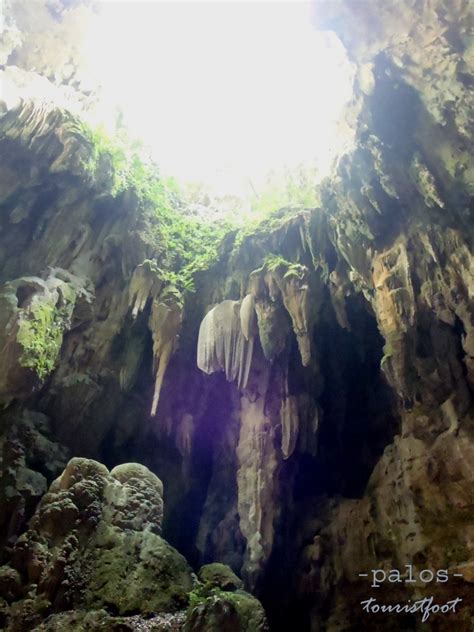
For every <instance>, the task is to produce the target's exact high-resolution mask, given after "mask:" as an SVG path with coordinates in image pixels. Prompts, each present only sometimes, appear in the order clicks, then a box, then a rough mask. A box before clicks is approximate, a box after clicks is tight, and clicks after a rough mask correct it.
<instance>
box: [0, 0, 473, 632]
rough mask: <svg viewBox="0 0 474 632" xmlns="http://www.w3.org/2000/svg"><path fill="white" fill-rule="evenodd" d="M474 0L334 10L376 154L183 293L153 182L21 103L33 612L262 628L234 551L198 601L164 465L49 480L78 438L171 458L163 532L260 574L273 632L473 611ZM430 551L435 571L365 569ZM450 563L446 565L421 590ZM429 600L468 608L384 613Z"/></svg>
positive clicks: (5, 210) (18, 514)
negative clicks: (156, 236) (404, 577)
mask: <svg viewBox="0 0 474 632" xmlns="http://www.w3.org/2000/svg"><path fill="white" fill-rule="evenodd" d="M471 11H472V8H471V7H470V6H469V3H468V2H467V1H465V0H456V1H455V2H443V1H442V0H440V1H436V2H431V1H428V0H404V1H403V2H399V3H391V4H390V3H376V2H375V1H374V2H372V1H367V2H364V3H354V2H350V1H349V0H347V1H345V0H340V1H337V2H318V3H316V5H315V12H316V14H315V19H316V20H317V22H318V23H319V25H320V27H321V28H330V29H333V30H335V31H336V33H337V34H338V36H339V37H340V38H341V40H342V42H343V44H344V45H345V46H346V48H347V52H348V55H349V56H350V58H351V59H352V61H353V62H354V64H355V65H356V68H357V73H356V80H355V86H354V98H353V102H352V104H351V107H350V108H349V110H348V113H347V117H348V120H349V122H350V125H351V127H352V129H353V133H354V146H353V148H352V149H351V151H350V152H349V153H348V154H346V155H345V156H342V157H341V158H340V159H339V161H338V164H337V166H336V167H335V172H334V174H333V175H332V176H331V177H330V178H329V179H328V180H327V181H326V182H325V183H323V185H322V187H321V208H319V209H296V210H295V209H285V210H284V211H282V212H281V213H280V214H279V216H275V218H273V221H272V222H268V223H267V224H266V225H265V224H263V225H261V226H260V227H258V228H257V229H255V231H254V232H253V233H252V234H249V233H247V234H244V235H243V236H241V237H240V238H238V239H236V238H235V234H233V233H232V234H229V235H228V236H227V237H226V239H225V240H224V242H223V243H222V247H221V251H220V258H219V261H218V262H217V263H216V264H215V265H214V266H212V267H210V269H209V270H205V271H201V272H199V273H198V274H196V279H195V281H196V292H195V293H194V294H189V295H187V296H185V297H184V299H183V297H182V296H179V295H177V294H176V293H175V292H174V291H173V288H172V287H170V285H169V284H167V283H166V282H165V277H164V276H163V274H162V272H163V267H164V262H165V257H164V254H163V249H164V248H165V245H164V244H161V243H157V242H156V241H153V240H151V239H150V235H151V234H152V232H153V230H152V229H153V226H152V225H151V224H150V221H149V218H148V217H147V214H146V209H144V208H143V205H142V204H141V202H140V200H138V199H137V196H136V194H135V192H134V191H133V190H128V191H125V192H123V193H121V194H120V195H114V193H113V186H112V183H113V175H114V174H113V165H112V161H111V159H110V155H107V152H102V153H100V154H99V155H97V154H96V153H94V148H93V145H92V143H91V139H90V138H88V136H87V134H84V131H83V130H81V129H80V128H79V129H78V127H77V121H75V119H73V118H71V117H70V115H68V114H67V113H66V112H64V111H63V110H60V109H58V108H57V107H54V106H52V105H47V104H44V103H43V104H38V103H33V102H30V101H28V100H23V101H18V100H17V101H15V100H14V102H13V103H12V104H10V103H6V104H5V107H4V108H2V110H1V118H0V151H1V152H2V156H4V157H5V159H4V160H3V161H2V164H1V165H0V228H1V231H0V280H1V282H2V283H4V285H3V286H2V290H1V297H0V318H1V319H2V323H3V325H2V328H1V331H0V337H1V339H0V343H1V345H2V354H1V357H0V365H1V368H2V370H1V375H0V387H1V398H2V402H3V404H4V406H5V409H4V410H3V411H2V413H1V418H2V424H3V422H4V428H5V429H4V430H3V429H2V432H1V438H2V445H3V471H2V479H1V485H0V491H1V493H2V496H1V500H2V507H3V506H5V507H6V508H7V511H8V514H7V515H6V517H4V515H5V514H2V518H1V520H0V529H1V534H0V535H1V538H2V543H4V545H5V546H4V553H3V557H2V563H4V566H3V567H2V570H1V572H0V586H1V587H2V594H3V595H4V597H3V598H4V599H5V600H6V602H5V603H4V602H2V604H1V605H2V612H3V613H4V614H3V615H2V616H4V618H5V620H8V625H10V626H13V629H28V627H26V626H30V627H31V626H34V625H40V624H41V625H42V626H46V627H42V628H39V629H52V630H53V629H61V626H68V625H71V626H72V625H76V623H74V621H75V619H74V617H76V618H77V617H79V619H80V620H81V621H82V622H81V623H78V625H83V629H94V626H97V625H99V623H98V622H100V625H102V624H104V625H110V626H112V627H111V629H114V627H113V626H117V625H122V626H125V629H134V628H133V626H134V625H137V626H138V622H137V621H135V622H134V620H133V617H134V616H135V615H136V614H137V610H138V611H140V612H141V613H149V614H150V615H152V614H157V612H158V611H159V610H160V609H164V610H165V611H166V612H167V613H169V619H168V621H166V620H163V619H161V620H158V618H157V617H156V616H154V617H151V618H150V622H149V625H150V626H152V625H155V624H156V626H158V627H157V628H156V629H162V628H163V629H180V628H179V626H187V628H186V627H185V629H189V630H212V629H216V630H224V629H229V630H232V631H233V630H234V629H235V630H240V629H242V630H248V632H250V630H260V629H262V630H263V629H265V625H266V624H265V621H264V616H263V612H262V610H261V607H260V605H259V604H258V602H256V601H255V599H254V598H252V597H251V596H250V595H248V594H246V595H242V594H241V593H240V592H239V591H240V586H239V585H238V583H237V582H236V581H235V579H233V578H232V576H230V578H229V576H228V574H227V573H224V572H223V571H222V569H220V571H222V574H223V575H224V576H226V577H227V579H225V577H224V582H226V581H230V584H229V583H225V584H224V585H223V584H221V583H218V582H220V581H221V580H220V579H216V576H218V575H219V574H220V571H219V572H217V570H218V569H216V568H215V567H214V571H215V572H214V573H211V572H210V567H207V570H204V569H203V570H202V572H201V579H202V581H203V584H202V585H201V586H198V585H197V584H196V586H197V588H195V589H194V590H193V591H192V593H194V595H191V596H189V592H190V591H191V587H192V586H193V585H194V584H193V581H194V580H193V578H192V575H191V571H190V568H189V567H188V566H187V564H186V562H185V561H184V559H183V558H182V557H180V556H179V554H178V553H177V552H176V551H174V550H173V549H172V548H171V547H170V545H168V544H167V543H166V542H165V540H163V539H161V537H160V535H159V534H158V531H159V528H160V526H161V505H160V501H161V496H162V489H161V487H160V486H159V484H158V483H157V482H156V480H157V479H155V478H153V476H154V475H153V474H151V473H150V472H148V473H146V471H144V470H143V469H140V468H143V466H141V465H134V466H130V465H128V466H126V467H125V466H119V469H112V472H111V473H110V474H109V473H108V471H107V469H106V468H105V466H101V465H100V464H97V463H96V464H94V465H91V466H90V468H91V469H90V470H88V473H87V474H84V475H82V474H81V478H82V481H76V482H71V480H73V479H71V478H70V475H69V474H68V472H69V473H70V472H71V468H72V469H74V467H73V466H71V463H70V464H69V465H68V468H69V469H66V473H65V474H63V475H62V477H61V478H60V479H59V480H58V481H56V482H55V483H53V485H52V487H51V488H50V490H49V492H48V493H47V494H46V495H44V493H45V491H46V489H47V488H48V484H49V483H50V482H51V479H52V478H54V477H55V476H57V475H58V474H59V472H60V471H61V470H62V468H63V467H64V464H65V462H66V461H67V459H68V458H69V456H70V455H80V456H87V457H91V458H98V459H100V460H101V461H104V462H105V463H106V464H107V465H108V466H110V467H111V468H112V467H113V466H115V465H116V464H117V463H121V462H124V461H137V462H142V463H144V464H146V465H147V466H148V467H149V469H150V470H151V471H153V472H157V473H159V475H160V478H162V479H163V483H164V489H165V492H164V493H165V495H166V511H165V514H164V517H163V525H162V526H163V533H164V536H165V537H166V540H168V541H169V542H170V544H171V545H173V546H174V547H176V548H177V549H178V550H179V551H180V552H181V553H183V554H184V555H185V556H186V558H187V559H188V561H189V562H190V563H191V564H192V565H193V566H194V567H195V568H196V569H197V568H199V566H200V565H201V564H208V563H215V562H223V563H226V564H228V565H229V566H230V567H231V568H232V571H233V572H235V573H237V574H238V575H241V576H242V578H243V580H244V584H245V586H246V587H247V588H249V587H250V588H251V589H252V590H254V591H255V593H256V594H257V595H258V596H259V597H261V599H262V602H263V604H264V606H265V607H266V609H267V611H268V613H269V619H270V625H271V629H272V631H273V630H274V631H275V632H278V631H279V630H282V631H283V630H285V631H286V630H290V629H291V630H293V629H295V630H299V631H301V632H305V631H308V632H316V631H317V632H323V631H328V632H342V631H346V630H359V629H367V630H380V629H384V630H385V629H386V630H400V629H403V630H407V631H408V630H417V631H419V632H422V631H423V630H426V629H434V630H439V631H443V630H448V629H449V630H451V629H456V630H460V631H461V632H464V631H466V632H467V630H471V629H472V618H473V617H474V610H473V606H472V604H473V602H474V600H473V598H472V582H473V577H474V572H473V564H474V550H473V542H474V532H473V528H474V498H473V492H472V489H473V485H472V483H473V467H472V463H473V456H474V455H473V449H474V448H473V446H474V432H473V428H474V426H473V424H474V409H473V404H472V390H473V388H474V342H473V323H474V318H473V316H474V314H473V310H474V307H473V305H474V303H473V261H472V240H473V217H472V210H473V206H472V193H473V187H472V183H473V181H474V177H473V174H474V167H473V161H472V158H471V156H470V150H471V148H472V146H473V144H474V143H473V141H474V138H473V137H474V125H473V97H472V89H471V88H472V74H471V72H472V63H473V47H472V42H471V40H470V39H469V32H468V29H469V26H470V21H471V20H470V17H471V13H470V12H471ZM7 27H8V33H9V39H8V41H7V44H8V42H10V44H8V46H12V47H14V46H17V45H18V44H15V41H14V40H15V37H16V35H15V31H14V28H13V25H12V24H10V23H8V24H7ZM25 54H26V53H25ZM24 59H27V57H26V56H25V57H24ZM28 59H29V58H28ZM8 68H9V67H7V69H5V71H2V72H7V71H8V72H10V74H12V73H11V68H10V70H8ZM25 72H30V69H29V68H28V64H27V63H26V62H25ZM13 74H15V73H13ZM16 74H18V73H16ZM71 218H73V221H72V220H71ZM51 329H52V330H51ZM26 334H28V335H29V336H30V339H31V335H33V338H34V344H31V343H30V342H28V343H27V344H24V343H25V340H26ZM22 341H23V342H22ZM178 341H179V344H178ZM3 349H4V350H5V351H3ZM196 359H197V361H196ZM201 369H202V370H201ZM222 372H224V373H225V375H223V374H222ZM153 378H154V379H153ZM225 378H227V379H228V380H229V381H227V380H226V379H225ZM150 409H152V413H153V414H155V413H156V415H155V419H154V421H153V423H150V414H149V411H150ZM74 463H77V461H75V460H73V461H72V464H74ZM80 463H82V464H85V463H90V462H87V461H80ZM81 467H82V466H81ZM124 467H125V469H123V468H124ZM120 468H122V469H120ZM136 468H138V470H137V469H136ZM137 472H138V474H139V475H138V474H137ZM150 477H151V478H150ZM61 481H62V482H61ZM153 481H154V482H153ZM149 494H151V496H150V497H149ZM41 498H42V499H41ZM40 499H41V500H40ZM144 501H146V502H144ZM38 502H39V505H38ZM32 516H33V518H32V519H31V522H30V524H29V525H28V524H27V523H28V520H30V518H31V517H32ZM56 530H57V531H56ZM76 532H77V533H76ZM91 534H92V535H91ZM86 535H87V537H86ZM78 551H80V554H79V553H78ZM154 552H155V553H156V555H155V553H154ZM68 556H70V557H68ZM160 560H167V562H166V563H168V562H169V563H170V564H171V566H172V570H173V572H172V573H171V575H172V576H173V577H175V575H176V573H177V574H178V575H179V576H180V580H179V584H180V586H181V585H182V586H181V588H180V589H179V590H177V592H173V591H171V593H170V592H169V591H168V588H167V590H164V591H162V592H161V593H160V595H158V594H156V593H153V594H151V593H148V592H147V590H151V588H150V586H149V584H147V587H145V588H144V589H143V591H141V590H138V588H137V587H138V586H139V585H141V582H145V583H147V582H149V580H150V577H151V578H153V581H155V580H156V582H157V585H159V583H160V581H161V580H160V577H161V575H160V573H161V570H162V569H161V566H160V564H161V562H160ZM86 562H87V563H86ZM407 566H408V567H411V568H412V569H413V571H414V573H415V574H416V576H417V578H418V580H417V581H416V582H415V583H411V582H409V583H407V584H406V583H404V582H403V581H398V580H396V581H395V580H394V581H393V582H391V581H384V582H383V583H382V584H381V586H380V587H379V588H378V589H377V588H374V587H372V586H371V585H370V581H369V579H368V578H364V577H361V576H360V574H364V573H367V574H369V576H370V573H371V571H372V570H374V569H380V570H381V571H383V572H386V573H388V571H389V570H390V569H395V570H397V569H398V570H399V571H401V572H405V571H406V569H407ZM110 568H113V569H114V570H116V571H117V573H116V575H115V576H114V577H115V579H114V581H111V580H110V577H109V576H108V575H107V573H108V570H107V569H110ZM205 568H206V567H205ZM78 569H80V571H78ZM124 569H128V570H127V573H128V572H129V573H131V574H133V577H134V579H135V581H134V582H133V587H132V588H131V589H130V590H129V591H125V590H124V589H123V588H124V585H125V580H124V577H123V572H124ZM430 569H431V570H432V571H434V572H436V571H437V570H440V569H444V570H446V572H447V573H449V578H448V581H447V582H436V583H435V582H431V581H423V579H421V580H420V573H421V571H423V570H428V571H429V570H430ZM69 573H72V575H71V576H69ZM454 574H456V575H462V577H455V576H454ZM106 576H107V577H106ZM424 577H425V578H426V577H427V574H425V575H424ZM81 578H84V579H86V580H87V581H86V582H85V584H86V585H85V587H84V588H81V589H79V587H78V585H77V584H74V582H77V581H79V579H81ZM71 581H72V582H73V584H74V587H73V588H71V584H67V583H64V582H71ZM167 581H168V580H167ZM208 584H209V585H208ZM92 586H93V587H94V590H92V589H91V587H92ZM167 586H168V587H169V586H170V584H169V582H168V583H167ZM230 587H232V590H229V589H230ZM167 591H168V592H167ZM425 595H428V596H430V595H433V596H434V598H435V599H436V600H437V601H438V603H444V602H445V601H447V600H448V599H455V598H456V597H459V598H462V599H463V601H462V603H461V605H460V606H459V608H458V610H457V611H456V613H451V614H449V615H443V614H433V615H432V617H431V618H430V620H429V622H428V623H423V622H422V621H421V617H420V616H419V615H416V614H412V615H407V616H399V615H395V614H393V613H392V614H388V613H384V614H383V615H382V614H380V613H379V614H369V613H365V612H364V611H363V610H362V608H361V604H360V602H361V601H362V600H363V599H368V598H370V597H376V598H377V599H378V600H379V601H380V602H382V603H391V604H394V603H398V602H399V603H406V602H407V600H408V599H411V600H412V602H413V601H414V600H416V599H420V598H422V597H423V596H425ZM188 599H189V600H190V602H191V606H192V607H190V610H189V611H188V613H187V614H185V613H183V612H177V611H179V610H180V608H184V607H186V605H187V603H188ZM10 603H11V604H13V605H11V606H9V605H8V604H10ZM150 604H151V605H150ZM67 608H74V609H75V610H74V612H72V613H71V612H67V613H65V612H63V610H65V609H67ZM84 609H86V610H87V611H86V610H84ZM54 610H59V611H58V612H56V611H54ZM53 611H54V612H53ZM119 614H121V615H123V616H121V617H118V615H119ZM47 615H51V618H50V619H48V621H45V622H42V621H43V620H44V619H45V617H46V616H47ZM160 616H162V617H166V616H168V614H166V615H165V614H163V615H160ZM224 619H225V622H224ZM142 623H143V621H142V620H140V625H142ZM168 624H169V625H168ZM166 625H168V628H166ZM226 625H228V626H229V627H228V628H226V627H225V626H226ZM15 626H16V628H15ZM22 626H23V628H22ZM47 626H50V627H49V628H48V627H47ZM87 626H89V627H87ZM126 626H129V628H127V627H126ZM159 626H162V628H160V627H159ZM163 626H165V627H163ZM173 626H174V628H173ZM239 626H240V627H239ZM427 626H428V627H427ZM79 629H81V628H79ZM122 629H123V628H122ZM138 629H139V628H138ZM149 629H153V627H150V628H149Z"/></svg>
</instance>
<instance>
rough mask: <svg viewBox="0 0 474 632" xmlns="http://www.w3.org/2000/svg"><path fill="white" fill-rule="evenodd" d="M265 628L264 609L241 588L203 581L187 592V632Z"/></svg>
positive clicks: (245, 631) (241, 631) (244, 631)
mask: <svg viewBox="0 0 474 632" xmlns="http://www.w3.org/2000/svg"><path fill="white" fill-rule="evenodd" d="M223 629H225V630H236V631H237V630H238V631H239V632H265V631H266V630H267V629H268V628H267V623H266V617H265V611H264V610H263V608H262V606H261V604H260V602H259V601H258V600H257V599H255V597H253V596H252V595H250V594H249V593H247V592H244V591H243V590H237V591H235V592H227V591H224V590H220V589H219V588H216V587H212V586H211V584H209V583H206V584H205V585H201V586H200V587H199V588H197V589H195V590H193V591H192V592H191V593H190V601H189V608H188V611H187V616H186V624H185V627H184V630H185V631H186V632H221V631H222V630H223Z"/></svg>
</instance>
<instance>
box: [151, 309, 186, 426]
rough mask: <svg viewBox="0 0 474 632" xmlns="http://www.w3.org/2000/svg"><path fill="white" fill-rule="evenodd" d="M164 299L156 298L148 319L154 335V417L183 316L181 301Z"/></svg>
mask: <svg viewBox="0 0 474 632" xmlns="http://www.w3.org/2000/svg"><path fill="white" fill-rule="evenodd" d="M164 300H166V298H165V299H164ZM164 300H163V299H162V300H160V299H154V301H153V304H152V308H151V313H150V318H149V321H148V327H149V329H150V331H151V333H152V336H153V358H154V361H153V364H154V371H156V379H155V388H154V392H153V402H152V406H151V416H152V417H154V416H155V414H156V409H157V407H158V401H159V398H160V392H161V387H162V384H163V378H164V375H165V371H166V368H167V367H168V363H169V361H170V358H171V356H172V354H173V351H174V350H175V348H176V345H177V342H178V338H179V332H180V330H181V322H182V318H183V312H182V307H181V305H180V304H179V303H176V302H173V300H172V299H171V300H168V301H167V302H164Z"/></svg>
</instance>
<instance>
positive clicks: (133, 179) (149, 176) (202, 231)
mask: <svg viewBox="0 0 474 632" xmlns="http://www.w3.org/2000/svg"><path fill="white" fill-rule="evenodd" d="M68 129H69V132H70V133H72V134H76V135H79V136H80V137H81V138H85V139H86V140H87V141H88V142H89V143H90V146H91V151H90V156H89V159H88V160H87V161H86V162H85V164H84V169H85V170H86V172H87V173H89V174H91V175H92V176H95V175H97V174H98V172H99V169H100V168H101V164H103V163H104V157H105V156H108V159H109V162H111V164H112V168H113V185H112V189H111V194H112V195H114V196H118V195H120V194H121V193H123V192H124V191H127V190H134V191H135V193H136V195H137V197H138V199H139V203H140V206H141V209H142V218H143V229H142V233H141V234H142V237H143V238H144V240H145V241H147V242H149V243H151V244H152V245H153V246H154V247H155V248H156V251H157V253H158V260H159V263H160V266H161V267H162V268H163V279H164V280H165V281H166V282H168V283H169V284H171V285H174V286H176V287H177V288H178V289H179V290H180V291H185V290H188V291H192V290H193V289H194V282H193V277H194V274H195V273H196V272H197V271H199V270H204V269H206V268H208V267H209V266H210V265H212V264H213V263H214V262H216V261H217V259H218V254H219V253H218V249H219V245H220V242H221V240H222V238H223V237H224V236H225V235H226V233H227V232H228V231H229V230H231V228H232V226H231V225H230V222H226V221H222V220H221V221H217V222H212V223H211V222H205V221H203V220H202V218H200V217H198V216H192V215H191V216H190V215H189V212H188V209H187V208H186V205H185V204H184V203H183V200H182V197H183V196H182V192H181V189H180V187H179V185H178V183H177V181H176V180H175V179H174V178H164V177H161V176H160V173H159V170H158V167H157V165H156V164H155V163H154V162H153V160H152V159H151V158H150V157H149V156H148V155H147V151H146V149H145V147H144V146H143V144H142V143H140V142H137V141H134V140H132V139H131V138H130V137H129V136H128V135H127V133H126V132H125V131H124V130H120V131H119V132H118V133H117V134H116V135H115V136H114V137H113V138H112V137H110V136H109V135H108V134H107V133H106V132H105V131H104V130H103V129H100V128H98V129H92V128H91V127H89V126H88V125H87V124H85V123H83V122H81V121H78V120H77V119H72V118H71V120H70V122H69V127H68Z"/></svg>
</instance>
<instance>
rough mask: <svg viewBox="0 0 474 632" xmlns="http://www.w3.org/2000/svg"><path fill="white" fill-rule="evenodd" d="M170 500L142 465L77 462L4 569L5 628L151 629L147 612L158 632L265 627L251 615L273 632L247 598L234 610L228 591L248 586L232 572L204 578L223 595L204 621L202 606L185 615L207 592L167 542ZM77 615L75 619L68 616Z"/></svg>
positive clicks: (206, 572)
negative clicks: (164, 527)
mask: <svg viewBox="0 0 474 632" xmlns="http://www.w3.org/2000/svg"><path fill="white" fill-rule="evenodd" d="M162 493H163V485H162V483H161V481H160V480H159V479H158V478H157V477H156V476H155V475H154V474H153V473H152V472H150V471H149V470H148V469H147V468H146V467H145V466H143V465H140V464H138V463H125V464H122V465H118V466H116V467H115V468H114V469H113V470H112V471H111V472H110V473H109V471H108V470H107V468H106V467H105V466H104V465H102V464H101V463H98V462H97V461H92V460H89V459H81V458H73V459H72V460H71V461H69V463H68V464H67V466H66V468H65V470H64V472H63V473H62V474H61V476H60V477H59V478H58V479H56V480H55V481H54V482H53V483H52V485H51V486H50V488H49V490H48V492H47V493H46V494H44V496H43V497H42V499H41V501H40V503H39V505H38V508H37V510H36V512H35V514H34V516H33V518H32V519H31V521H30V523H29V526H28V530H27V531H26V532H25V533H23V534H22V535H21V536H20V537H19V538H18V539H17V540H16V542H15V544H14V546H13V549H12V553H11V561H10V564H9V565H5V566H2V567H0V588H1V591H2V597H3V598H4V599H5V600H6V602H8V603H9V604H10V607H9V609H8V610H5V609H4V610H3V613H2V616H3V620H4V621H3V622H4V624H5V629H7V630H12V631H17V630H22V631H23V630H30V629H33V628H34V629H37V626H38V625H39V624H40V623H41V622H42V621H43V620H44V619H47V621H46V622H45V623H44V625H42V626H40V628H39V629H44V630H56V629H60V628H61V625H63V626H64V625H69V626H71V628H70V629H72V626H73V625H74V626H76V627H75V628H74V629H94V628H93V626H94V625H95V626H99V625H100V627H101V628H102V627H103V626H108V627H107V629H111V630H113V629H124V626H125V629H141V628H140V627H139V626H140V625H142V621H143V620H142V619H139V620H136V621H134V620H133V616H132V615H135V614H136V613H137V612H138V613H140V615H141V616H142V617H153V618H152V619H151V620H150V622H149V623H148V625H150V626H151V627H150V628H149V629H156V630H166V629H177V630H178V629H183V625H184V624H185V626H186V627H185V629H190V630H206V629H208V628H206V627H203V625H204V623H202V621H203V620H207V619H208V618H209V617H210V618H211V619H212V620H214V619H213V618H215V617H217V618H218V619H219V622H220V623H219V625H220V624H222V625H224V626H226V625H232V626H233V627H232V628H229V629H232V630H236V631H237V632H244V631H248V632H250V631H251V630H253V629H255V630H257V627H252V625H253V624H252V623H248V622H247V619H246V617H248V618H249V620H252V621H253V618H254V617H258V621H259V626H261V627H260V628H258V629H262V630H263V629H264V627H263V626H264V625H266V623H265V614H264V612H263V609H262V607H261V605H260V604H259V603H258V601H257V600H256V599H255V598H253V597H251V596H250V595H248V594H247V593H245V592H243V591H242V592H241V593H239V596H238V597H236V598H235V599H237V600H242V604H240V602H239V603H237V604H236V605H235V607H232V608H231V609H230V610H229V611H228V610H227V609H226V608H225V604H226V603H227V602H226V599H231V598H230V597H228V598H227V597H226V595H227V593H226V592H224V591H228V590H235V589H236V588H240V586H241V583H239V582H240V580H239V579H238V578H237V577H235V575H233V573H232V572H231V571H230V569H227V568H226V567H225V566H224V565H217V568H215V569H214V571H213V569H209V568H208V569H203V571H202V572H201V578H202V580H203V581H204V582H208V583H209V587H211V586H212V587H218V588H219V589H220V592H219V595H217V596H215V595H214V598H213V600H212V604H211V602H209V603H208V602H207V601H206V602H205V603H206V605H205V608H206V613H204V614H201V613H200V612H199V616H198V613H197V612H195V608H194V606H193V604H191V606H192V607H191V606H190V608H189V612H188V613H187V614H186V612H184V611H185V609H186V607H187V606H188V604H189V599H190V593H191V591H192V590H193V589H194V588H196V589H198V590H199V587H200V586H201V585H200V584H199V583H198V582H197V580H196V577H195V576H194V574H193V573H192V572H191V569H190V567H189V566H188V564H187V562H186V560H185V559H184V557H183V556H182V555H180V554H179V553H178V552H177V551H176V550H175V549H173V548H172V547H171V546H170V545H169V544H168V543H167V542H166V541H165V540H163V538H161V537H160V535H159V534H160V533H161V523H162V517H163V501H162ZM206 585H207V584H206ZM232 599H233V598H232ZM221 603H222V607H221ZM69 610H74V611H75V612H74V613H67V612H66V613H65V614H59V613H61V612H63V611H69ZM216 610H217V614H215V611H216ZM175 613H176V614H175ZM110 615H114V616H110ZM157 615H161V616H157ZM241 619H242V621H241ZM127 625H128V626H129V627H126V626H127ZM135 625H136V626H137V627H134V626H135ZM143 625H146V624H143ZM81 626H82V627H81ZM120 626H122V627H120ZM249 626H250V627H249ZM144 629H145V628H144ZM146 629H148V628H146Z"/></svg>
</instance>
